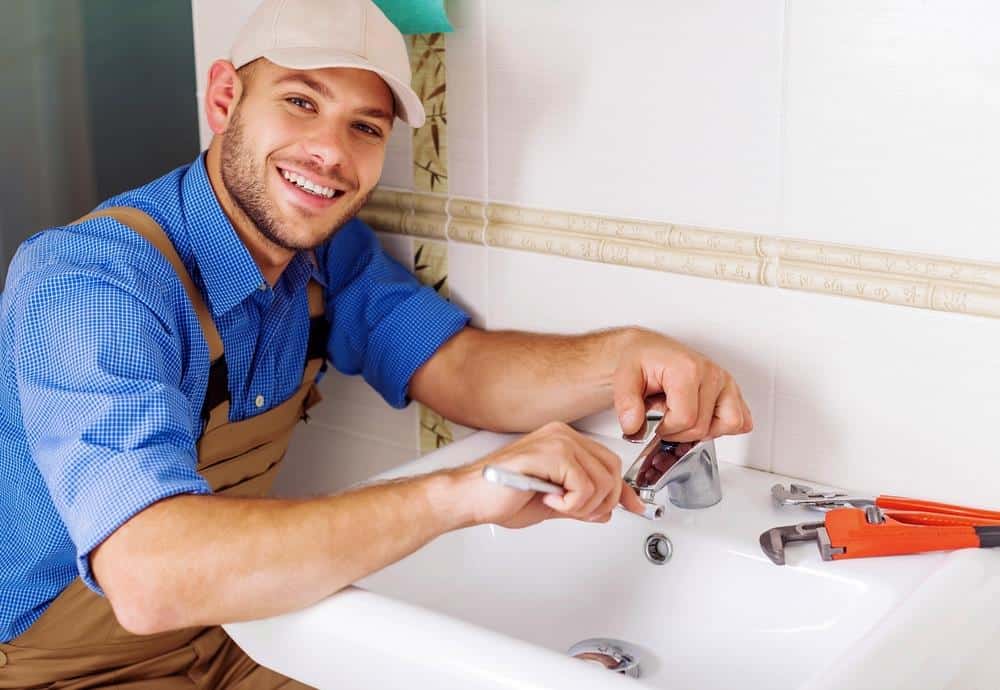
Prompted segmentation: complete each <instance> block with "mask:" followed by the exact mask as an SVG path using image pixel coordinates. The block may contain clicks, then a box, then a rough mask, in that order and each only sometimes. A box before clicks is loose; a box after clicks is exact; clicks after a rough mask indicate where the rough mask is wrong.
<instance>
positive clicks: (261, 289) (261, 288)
mask: <svg viewBox="0 0 1000 690" xmlns="http://www.w3.org/2000/svg"><path fill="white" fill-rule="evenodd" d="M257 289H258V290H260V291H261V292H263V291H264V290H266V289H267V282H263V283H261V284H260V285H258V286H257Z"/></svg>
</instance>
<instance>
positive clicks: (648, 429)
mask: <svg viewBox="0 0 1000 690" xmlns="http://www.w3.org/2000/svg"><path fill="white" fill-rule="evenodd" d="M661 421H663V414H662V413H660V412H647V413H646V423H645V424H643V425H642V426H641V427H639V430H638V431H635V432H633V433H631V434H622V438H623V439H624V440H626V441H629V442H630V443H646V442H647V441H649V439H651V438H652V437H653V434H655V433H656V428H657V427H658V426H660V422H661Z"/></svg>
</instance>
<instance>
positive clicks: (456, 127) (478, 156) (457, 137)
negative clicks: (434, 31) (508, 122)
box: [445, 0, 487, 199]
mask: <svg viewBox="0 0 1000 690" xmlns="http://www.w3.org/2000/svg"><path fill="white" fill-rule="evenodd" d="M447 9H448V19H449V20H450V21H451V25H452V27H453V28H454V29H455V31H454V32H453V33H450V34H447V35H446V36H445V51H446V52H445V56H446V57H445V59H446V61H447V67H448V74H447V77H446V78H447V85H448V90H447V91H446V93H445V98H446V104H447V113H448V191H449V193H450V194H451V195H452V196H460V197H471V198H475V199H485V198H486V193H487V187H486V127H485V122H486V120H485V118H486V81H485V79H484V77H485V74H486V65H485V56H486V37H485V32H484V27H485V12H486V8H485V7H484V1H483V0H450V1H449V2H448V8H447Z"/></svg>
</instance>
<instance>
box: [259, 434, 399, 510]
mask: <svg viewBox="0 0 1000 690" xmlns="http://www.w3.org/2000/svg"><path fill="white" fill-rule="evenodd" d="M418 455H419V454H418V453H417V452H416V451H415V450H409V449H405V448H400V447H398V446H394V445H391V444H387V443H379V442H378V441H373V440H371V439H369V438H364V437H361V436H357V435H354V434H351V433H348V432H343V431H332V430H329V429H325V428H323V427H322V426H320V425H318V424H312V423H310V424H300V425H299V426H298V428H297V429H296V430H295V435H294V436H293V437H292V442H291V445H290V446H289V448H288V454H287V456H286V457H285V462H284V463H283V464H282V466H281V469H280V470H279V471H278V476H277V478H276V479H275V482H274V491H273V494H274V495H276V496H320V495H324V494H332V493H337V492H339V491H342V490H344V489H346V488H347V487H349V486H351V485H352V484H356V483H357V482H361V481H364V480H366V479H368V478H370V477H373V476H374V475H376V474H379V473H380V472H384V471H386V470H389V469H392V468H394V467H399V466H400V465H402V464H403V463H406V462H409V461H410V460H413V459H414V458H416V457H417V456H418Z"/></svg>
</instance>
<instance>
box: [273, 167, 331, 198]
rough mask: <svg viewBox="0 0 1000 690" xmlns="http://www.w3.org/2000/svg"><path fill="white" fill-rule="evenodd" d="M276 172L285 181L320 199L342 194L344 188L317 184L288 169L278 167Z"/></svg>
mask: <svg viewBox="0 0 1000 690" xmlns="http://www.w3.org/2000/svg"><path fill="white" fill-rule="evenodd" d="M278 172H279V173H281V176H282V177H283V178H285V180H286V181H288V182H290V183H291V184H293V185H295V186H296V187H297V188H299V189H300V190H302V191H303V192H306V193H307V194H312V195H313V196H316V197H319V198H320V199H336V198H337V197H340V196H343V195H344V190H342V189H334V188H333V187H324V186H323V185H318V184H316V183H315V182H312V181H311V180H309V179H308V178H306V177H303V176H302V175H299V174H298V173H293V172H291V171H290V170H285V169H284V168H278Z"/></svg>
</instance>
